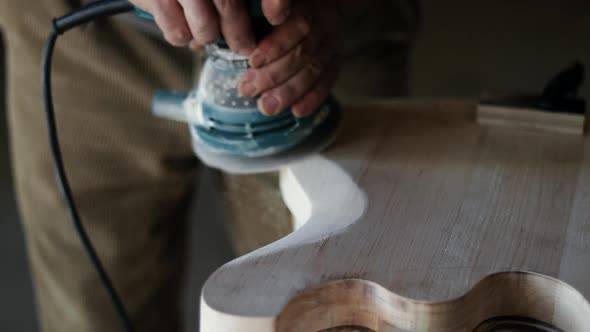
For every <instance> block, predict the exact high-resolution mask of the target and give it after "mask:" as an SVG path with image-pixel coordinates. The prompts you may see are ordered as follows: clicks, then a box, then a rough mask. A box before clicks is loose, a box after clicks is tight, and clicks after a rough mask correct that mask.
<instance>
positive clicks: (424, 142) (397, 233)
mask: <svg viewBox="0 0 590 332" xmlns="http://www.w3.org/2000/svg"><path fill="white" fill-rule="evenodd" d="M474 113H475V105H474V104H473V103H469V102H460V101H459V102H399V101H398V102H390V103H381V104H379V105H371V106H355V107H354V108H353V107H349V108H347V109H346V110H345V112H344V115H343V127H342V129H341V133H340V135H339V136H338V138H337V139H336V141H335V143H334V144H333V146H332V147H331V148H330V149H328V150H327V151H326V152H324V153H323V154H321V155H313V156H308V157H306V158H303V159H301V160H298V161H296V162H294V163H292V164H289V165H285V166H284V167H283V168H282V169H281V186H282V191H283V196H284V199H285V202H286V203H287V205H288V206H289V208H290V209H291V210H292V212H293V214H294V215H295V219H296V223H297V225H298V226H299V228H298V229H297V230H296V231H295V232H294V233H292V234H291V235H289V236H287V237H286V238H284V239H282V240H280V241H278V242H276V243H273V244H271V245H269V246H267V247H264V248H262V249H260V250H258V251H255V252H253V253H251V254H249V255H246V256H243V257H240V258H238V259H237V260H235V261H232V262H229V263H228V264H226V265H225V266H223V267H221V268H220V269H219V270H218V271H216V272H215V273H214V274H213V275H212V276H211V277H210V278H209V280H208V281H207V283H206V285H205V287H204V289H203V293H202V312H201V322H202V326H201V331H202V332H226V331H227V332H234V331H246V332H250V331H252V332H254V331H256V332H266V331H268V332H270V331H320V330H322V329H327V328H332V327H336V326H344V325H359V326H364V327H367V328H371V329H373V330H376V331H474V330H476V331H484V330H485V331H488V330H490V331H491V329H487V330H486V328H487V327H486V326H491V324H492V325H493V324H495V323H494V322H495V321H494V319H502V317H512V318H513V317H520V318H523V319H530V320H532V321H533V322H534V323H531V324H549V325H548V326H551V328H556V329H557V328H559V329H561V330H563V331H568V332H569V331H574V332H577V331H590V305H589V304H588V302H587V300H586V299H587V298H589V297H590V142H589V141H588V139H587V138H586V137H584V136H575V135H563V134H556V133H539V132H530V131H524V130H517V129H511V128H500V127H482V126H479V125H478V124H477V123H476V122H475V120H474V119H475V116H474V115H475V114H474ZM512 318H510V319H512ZM520 318H519V319H520ZM548 328H549V327H548ZM547 331H549V330H547ZM551 331H553V330H551ZM555 331H558V330H555Z"/></svg>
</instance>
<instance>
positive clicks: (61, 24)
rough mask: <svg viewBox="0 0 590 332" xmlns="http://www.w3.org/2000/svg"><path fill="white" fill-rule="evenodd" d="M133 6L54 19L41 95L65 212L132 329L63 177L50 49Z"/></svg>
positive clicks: (117, 3) (94, 8)
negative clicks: (77, 30) (75, 32)
mask: <svg viewBox="0 0 590 332" xmlns="http://www.w3.org/2000/svg"><path fill="white" fill-rule="evenodd" d="M133 9H134V7H133V6H132V5H131V4H130V3H129V2H128V1H124V0H123V1H122V0H103V1H96V2H93V3H91V4H89V5H87V6H85V7H82V8H80V9H78V10H75V11H73V12H71V13H69V14H67V15H65V16H62V17H60V18H57V19H55V20H54V21H53V29H52V30H51V32H50V34H49V38H48V39H47V44H46V45H45V50H44V53H43V77H42V85H43V98H44V101H45V113H46V117H47V129H48V131H49V144H50V146H51V152H52V156H53V162H54V164H55V170H56V173H57V181H58V184H59V186H60V187H61V191H62V193H63V195H64V199H65V202H66V204H67V208H68V212H69V213H70V216H71V218H72V222H73V224H74V228H75V229H76V232H77V233H78V236H79V237H80V241H81V242H82V245H83V247H84V250H85V251H86V253H87V254H88V256H89V257H90V261H91V262H92V265H93V266H94V268H95V269H96V272H97V274H98V276H99V278H100V281H101V283H102V284H103V286H104V288H105V290H106V292H107V293H108V295H109V298H110V300H111V302H112V304H113V307H114V308H115V310H116V312H117V315H118V316H119V318H120V319H121V323H122V324H123V326H124V328H125V331H128V332H133V331H134V328H133V324H132V322H131V319H130V318H129V314H128V313H127V310H126V309H125V305H124V304H123V302H122V301H121V298H120V296H119V295H118V294H117V291H116V290H115V287H114V286H113V282H112V281H111V279H110V278H109V276H108V274H107V272H106V270H105V268H104V266H103V264H102V262H101V261H100V258H99V257H98V255H97V253H96V250H95V249H94V246H93V245H92V242H91V241H90V238H89V237H88V234H87V233H86V230H85V228H84V225H83V224H82V221H81V220H80V215H79V214H78V209H77V208H76V203H75V201H74V196H73V194H72V190H71V188H70V184H69V182H68V178H67V176H66V171H65V167H64V162H63V158H62V154H61V149H60V146H59V139H58V135H57V127H56V123H55V112H54V109H53V97H52V94H51V61H52V58H53V50H54V48H55V44H56V42H57V38H58V37H59V35H61V34H63V33H65V32H66V31H68V30H70V29H73V28H75V27H78V26H80V25H83V24H85V23H88V22H90V21H92V20H95V19H99V18H104V17H109V16H113V15H117V14H121V13H125V12H129V11H131V10H133Z"/></svg>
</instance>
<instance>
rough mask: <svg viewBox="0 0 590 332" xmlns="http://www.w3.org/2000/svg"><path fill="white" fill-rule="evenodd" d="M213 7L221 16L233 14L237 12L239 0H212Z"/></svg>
mask: <svg viewBox="0 0 590 332" xmlns="http://www.w3.org/2000/svg"><path fill="white" fill-rule="evenodd" d="M213 2H214V3H215V7H217V11H218V12H219V14H220V15H221V16H229V17H231V16H234V15H236V14H237V13H238V8H240V5H241V0H214V1H213Z"/></svg>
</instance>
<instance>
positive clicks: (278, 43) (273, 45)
mask: <svg viewBox="0 0 590 332" xmlns="http://www.w3.org/2000/svg"><path fill="white" fill-rule="evenodd" d="M309 31H310V19H309V18H306V17H305V16H303V15H293V16H291V17H290V18H289V19H288V20H287V22H285V24H283V25H280V26H278V27H276V28H275V29H274V30H273V32H272V33H271V34H270V35H269V36H267V37H266V38H264V39H263V40H262V41H260V43H259V45H258V48H257V49H256V50H255V51H254V53H252V55H251V56H250V59H249V61H250V66H252V67H254V68H260V67H262V66H264V65H266V64H269V63H271V62H273V61H275V60H277V59H279V58H281V57H283V56H284V55H285V54H287V52H289V51H290V50H292V49H293V48H294V47H296V46H297V45H299V44H300V43H301V41H302V40H303V39H304V38H305V37H306V36H307V35H308V34H309Z"/></svg>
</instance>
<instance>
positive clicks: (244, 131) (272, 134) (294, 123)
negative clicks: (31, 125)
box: [42, 0, 340, 331]
mask: <svg viewBox="0 0 590 332" xmlns="http://www.w3.org/2000/svg"><path fill="white" fill-rule="evenodd" d="M244 1H247V2H248V9H249V13H250V15H251V18H252V26H253V29H254V33H255V36H256V38H257V39H258V40H260V39H262V38H264V36H266V35H268V34H269V33H271V32H272V26H271V25H270V24H269V23H268V22H267V21H266V18H265V17H264V15H263V13H262V8H261V7H262V6H261V1H262V0H244ZM131 11H135V12H136V13H137V14H138V16H140V17H142V18H146V19H153V17H152V15H151V14H149V13H147V12H145V11H142V10H141V9H138V8H135V7H134V6H133V5H132V4H131V3H130V2H128V1H125V0H100V1H94V2H91V3H90V4H88V5H86V6H83V7H81V8H80V9H77V10H75V11H73V12H71V13H69V14H67V15H64V16H62V17H59V18H57V19H55V20H53V22H52V23H53V24H52V29H51V31H50V33H49V37H48V39H47V43H46V46H45V49H44V53H43V73H42V85H43V98H44V103H45V113H46V119H47V129H48V134H49V145H50V148H51V152H52V156H53V159H54V165H55V171H56V175H57V180H58V185H59V186H60V189H61V191H62V193H63V195H64V200H65V204H66V207H67V209H68V212H69V213H70V216H71V219H72V223H73V226H74V229H75V230H76V232H77V234H78V236H79V238H80V241H81V243H82V246H83V248H84V250H85V251H86V253H87V254H88V256H89V259H90V261H91V263H92V265H93V266H94V268H95V270H96V273H97V275H98V277H99V279H100V281H101V283H102V284H103V286H104V288H105V290H106V292H107V294H108V296H109V298H110V300H111V303H112V305H113V308H114V309H115V311H116V313H117V314H118V316H119V318H120V320H121V323H122V326H123V327H124V329H125V330H126V331H134V326H133V323H132V321H131V320H130V318H129V314H128V312H127V310H126V308H125V305H124V303H123V302H122V300H121V298H120V297H119V295H118V293H117V291H116V289H115V287H114V285H113V282H112V280H111V279H110V277H109V275H108V274H107V272H106V270H105V268H104V266H103V264H102V262H101V260H100V258H99V256H98V254H97V253H96V250H95V248H94V246H93V245H92V242H91V240H90V238H89V236H88V234H87V233H86V230H85V227H84V225H83V224H82V221H81V218H80V215H79V213H78V210H77V207H76V204H75V200H74V196H73V193H72V190H71V188H70V185H69V181H68V178H67V176H66V171H65V165H64V163H63V157H62V153H61V148H60V144H59V138H58V131H57V125H56V119H55V111H54V105H53V96H52V86H51V64H52V60H53V52H54V49H55V45H56V43H57V40H58V37H59V36H60V35H62V34H64V33H65V32H67V31H69V30H71V29H73V28H76V27H79V26H81V25H84V24H86V23H88V22H91V21H93V20H96V19H99V18H105V17H109V16H113V15H117V14H122V13H127V12H131ZM206 50H207V53H208V59H207V61H206V63H205V66H204V68H203V70H202V74H201V77H200V79H199V83H198V85H197V87H196V88H195V89H193V90H192V91H190V92H178V91H164V90H162V91H159V92H157V93H156V94H155V97H154V100H153V112H154V114H156V115H158V116H162V117H166V118H171V119H175V120H180V121H184V122H186V123H188V125H189V130H190V132H191V136H192V140H193V147H194V151H195V153H196V154H197V156H198V157H199V158H200V159H201V160H202V161H203V162H204V163H205V164H207V165H209V166H212V167H215V168H219V169H222V170H225V171H230V172H234V173H243V172H248V173H254V172H262V171H268V170H272V169H277V168H278V167H280V166H283V165H286V164H288V163H289V162H292V161H295V160H297V159H300V158H303V157H305V156H307V155H309V154H311V153H313V152H316V151H318V150H321V149H323V148H325V147H326V146H327V145H328V144H329V143H330V142H331V141H332V139H333V138H334V136H335V133H336V131H337V128H338V124H339V120H340V115H339V107H338V104H337V103H336V101H335V100H334V99H333V98H332V97H328V98H327V99H326V100H325V101H324V103H323V104H322V106H320V107H319V108H318V109H317V110H316V111H315V112H314V113H312V114H311V115H309V116H307V117H304V118H298V117H295V116H294V115H293V114H292V113H291V111H290V110H284V111H283V112H281V113H279V114H277V115H273V116H265V115H263V114H262V113H261V112H260V110H259V109H258V108H257V106H256V105H257V100H258V98H249V97H242V96H240V95H239V94H238V82H239V81H240V79H241V77H242V76H243V74H244V73H245V72H246V71H247V70H248V68H249V64H248V58H247V57H244V56H240V55H238V54H235V53H233V52H232V51H231V50H230V49H229V47H228V45H227V43H226V42H225V40H223V38H221V39H220V40H218V41H217V42H215V43H213V44H211V45H207V46H206Z"/></svg>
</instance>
